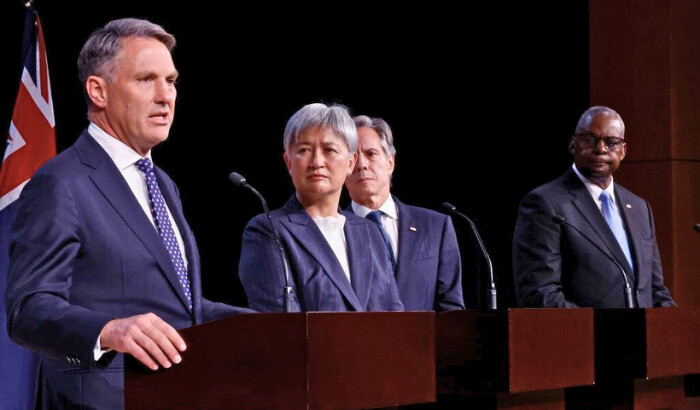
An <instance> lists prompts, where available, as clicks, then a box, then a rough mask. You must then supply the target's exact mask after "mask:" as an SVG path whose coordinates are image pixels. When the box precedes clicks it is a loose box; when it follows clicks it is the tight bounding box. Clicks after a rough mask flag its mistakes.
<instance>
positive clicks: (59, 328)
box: [6, 19, 244, 409]
mask: <svg viewBox="0 0 700 410" xmlns="http://www.w3.org/2000/svg"><path fill="white" fill-rule="evenodd" d="M174 45H175V39H174V37H173V36H172V35H170V34H168V33H167V32H165V31H164V30H163V29H162V28H161V27H160V26H157V25H155V24H152V23H150V22H148V21H145V20H137V19H121V20H115V21H112V22H110V23H108V24H107V25H106V26H105V27H104V28H101V29H99V30H97V31H95V32H94V33H93V34H92V35H91V36H90V38H89V39H88V41H87V42H86V43H85V45H84V46H83V49H82V51H81V53H80V57H79V60H78V66H79V71H80V79H81V81H82V83H83V85H84V87H85V93H86V99H87V102H88V117H89V119H90V126H89V127H88V129H87V130H85V131H84V132H83V133H82V134H81V135H80V137H79V138H78V140H77V141H76V142H75V144H74V145H73V146H72V147H70V148H68V149H67V150H65V151H64V152H62V153H61V154H60V155H58V156H57V157H55V158H54V159H53V160H51V161H49V162H48V163H47V164H46V165H45V166H43V167H42V168H41V169H40V170H39V171H38V172H37V173H36V174H35V176H34V177H33V178H32V179H31V181H30V182H29V183H28V184H27V185H26V186H25V188H24V190H23V192H22V194H21V197H20V209H19V213H18V215H17V218H16V221H15V224H14V226H13V228H12V233H11V245H10V246H11V250H10V268H9V273H8V285H7V294H6V309H7V317H8V331H9V334H10V336H11V337H12V339H13V340H14V341H16V342H18V343H19V344H21V345H24V346H26V347H28V348H30V349H33V350H35V351H37V352H39V353H41V360H40V366H41V369H40V375H41V380H40V389H41V390H40V391H39V392H38V395H39V397H40V398H41V402H40V403H38V405H39V406H40V407H43V408H78V407H80V408H100V409H103V408H122V407H123V362H124V360H123V355H122V353H127V354H131V355H133V356H134V357H135V358H136V359H138V360H139V361H141V362H142V363H143V364H144V365H146V366H148V367H149V368H152V369H154V370H155V369H157V368H158V367H159V366H162V367H164V368H169V367H171V366H172V365H173V364H175V363H179V362H180V361H181V360H182V356H181V352H183V351H184V350H185V349H186V346H185V343H184V341H183V339H182V338H181V337H180V335H179V334H178V333H177V331H176V330H175V329H180V328H184V327H188V326H192V325H194V324H197V323H202V322H204V321H208V320H212V319H216V318H220V317H223V316H227V315H230V314H233V313H237V312H241V311H244V309H239V308H234V307H232V306H227V305H224V304H218V303H214V302H210V301H208V300H206V299H204V298H202V295H201V284H200V262H199V255H198V253H197V245H196V243H195V240H194V236H193V234H192V231H191V230H190V228H189V226H188V225H187V222H186V221H185V217H184V214H183V211H182V205H181V203H180V199H179V197H178V191H177V188H176V186H175V184H174V183H173V181H172V180H171V179H170V178H169V177H168V175H167V174H165V173H164V172H163V171H161V170H160V169H159V168H157V167H153V165H152V162H151V159H150V157H151V148H153V147H154V146H155V145H157V144H159V143H160V142H162V141H164V140H165V139H166V138H167V137H168V134H169V130H170V126H171V124H172V121H173V115H174V109H175V96H176V90H175V81H176V79H177V76H178V73H177V70H176V69H175V66H174V65H173V61H172V58H171V55H170V51H171V49H172V48H173V47H174Z"/></svg>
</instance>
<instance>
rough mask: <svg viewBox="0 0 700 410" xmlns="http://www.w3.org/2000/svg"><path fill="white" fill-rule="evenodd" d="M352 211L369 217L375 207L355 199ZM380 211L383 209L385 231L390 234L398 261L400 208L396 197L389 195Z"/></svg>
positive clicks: (351, 204) (390, 240) (392, 248)
mask: <svg viewBox="0 0 700 410" xmlns="http://www.w3.org/2000/svg"><path fill="white" fill-rule="evenodd" d="M350 206H351V207H352V211H353V212H354V213H355V215H359V216H361V217H363V218H366V217H367V214H368V213H370V212H372V211H373V209H369V208H367V207H366V206H364V205H360V204H358V203H357V202H355V201H352V202H351V203H350ZM378 211H382V218H381V220H382V226H383V227H384V231H386V234H387V235H389V242H391V250H392V251H394V259H396V260H397V261H398V259H399V253H398V252H399V210H398V208H397V207H396V202H394V198H392V197H391V195H389V197H388V198H387V199H386V201H384V203H383V204H382V206H380V207H379V209H378Z"/></svg>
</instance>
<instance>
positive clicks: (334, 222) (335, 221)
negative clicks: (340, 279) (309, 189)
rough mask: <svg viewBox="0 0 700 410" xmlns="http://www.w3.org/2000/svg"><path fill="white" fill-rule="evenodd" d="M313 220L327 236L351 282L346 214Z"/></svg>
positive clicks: (324, 235)
mask: <svg viewBox="0 0 700 410" xmlns="http://www.w3.org/2000/svg"><path fill="white" fill-rule="evenodd" d="M312 219H313V221H314V222H315V223H316V226H318V229H319V230H320V231H321V233H322V234H323V237H324V238H326V242H328V244H329V245H330V246H331V249H333V253H334V254H335V257H336V258H337V259H338V262H340V266H341V267H342V268H343V272H344V273H345V276H346V277H347V278H348V282H350V263H349V261H348V244H347V241H346V239H345V231H344V230H343V228H345V216H343V215H340V214H338V216H337V217H334V216H317V217H316V218H312Z"/></svg>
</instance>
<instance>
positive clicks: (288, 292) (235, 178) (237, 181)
mask: <svg viewBox="0 0 700 410" xmlns="http://www.w3.org/2000/svg"><path fill="white" fill-rule="evenodd" d="M228 179H229V181H231V182H233V184H234V185H236V186H239V187H243V188H246V189H248V190H249V191H251V192H252V193H253V194H255V196H257V197H258V199H259V200H260V202H261V203H262V206H263V210H264V211H265V216H266V217H267V222H268V224H269V225H270V229H271V230H272V234H273V235H274V238H273V240H274V242H275V244H276V245H277V248H278V249H279V255H280V259H281V261H282V266H283V267H284V288H283V291H282V293H283V297H282V307H283V311H284V312H286V313H289V312H298V311H299V309H298V308H296V306H297V304H296V303H294V301H293V298H294V293H293V292H292V288H291V287H290V286H289V262H288V261H287V254H286V252H285V250H284V245H282V240H281V239H280V235H279V233H278V232H277V228H275V224H274V223H273V222H272V216H270V210H269V209H268V207H267V201H265V198H264V197H263V196H262V194H260V192H258V190H257V189H255V188H253V187H252V186H250V185H249V184H248V182H247V181H246V179H245V178H244V177H243V176H242V175H241V174H239V173H238V172H231V173H230V174H229V175H228Z"/></svg>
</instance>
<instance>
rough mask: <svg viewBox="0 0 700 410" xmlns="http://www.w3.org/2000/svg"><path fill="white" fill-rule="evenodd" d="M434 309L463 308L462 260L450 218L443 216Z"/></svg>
mask: <svg viewBox="0 0 700 410" xmlns="http://www.w3.org/2000/svg"><path fill="white" fill-rule="evenodd" d="M435 292H436V295H435V310H436V311H446V310H455V309H464V298H463V296H462V260H461V258H460V256H459V245H458V244H457V234H456V233H455V228H454V226H453V225H452V220H451V219H450V218H449V217H448V216H445V224H444V227H443V230H442V238H441V240H440V259H439V261H438V275H437V283H436V290H435Z"/></svg>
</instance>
